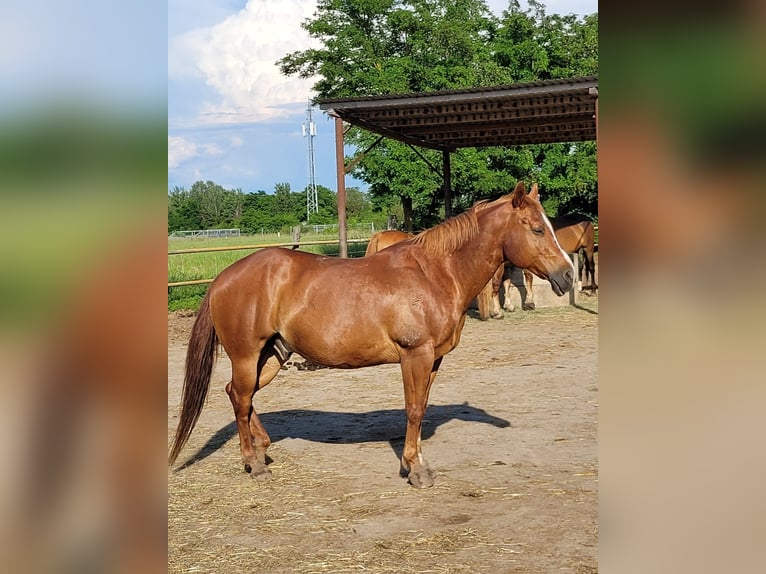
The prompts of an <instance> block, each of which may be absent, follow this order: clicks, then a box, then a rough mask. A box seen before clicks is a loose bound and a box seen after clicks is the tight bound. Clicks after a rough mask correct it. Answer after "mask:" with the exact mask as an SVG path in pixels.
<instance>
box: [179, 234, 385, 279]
mask: <svg viewBox="0 0 766 574" xmlns="http://www.w3.org/2000/svg"><path fill="white" fill-rule="evenodd" d="M369 240H370V238H369V237H367V238H364V239H362V238H357V239H347V240H346V241H347V242H348V243H364V242H367V241H369ZM337 243H338V240H337V239H328V240H323V241H304V242H299V243H296V242H294V241H291V242H289V243H261V244H259V245H232V246H230V247H197V248H194V249H176V250H174V251H168V255H184V254H186V253H206V252H211V251H238V250H243V249H264V248H266V247H291V248H292V249H299V248H300V247H303V246H305V245H332V244H337ZM213 279H215V277H211V278H210V279H190V280H188V281H174V282H172V283H171V282H168V289H170V288H172V287H181V286H182V285H204V284H205V283H210V282H212V281H213Z"/></svg>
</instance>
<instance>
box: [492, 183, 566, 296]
mask: <svg viewBox="0 0 766 574" xmlns="http://www.w3.org/2000/svg"><path fill="white" fill-rule="evenodd" d="M509 203H510V207H511V225H510V228H509V229H508V233H507V235H506V239H505V243H504V244H503V256H504V257H505V259H506V260H507V261H510V262H511V263H513V265H515V266H516V267H521V268H523V269H528V270H529V271H531V272H532V273H534V274H535V275H537V276H538V277H542V278H543V279H547V280H548V281H550V283H551V287H553V291H554V292H555V293H556V295H563V294H564V293H566V292H567V291H569V289H571V288H572V281H573V280H574V266H573V265H572V261H571V260H570V259H569V256H568V255H567V254H566V253H565V252H564V250H563V249H561V246H560V245H559V242H558V240H557V239H556V234H555V233H554V231H553V227H552V226H551V223H550V221H549V220H548V217H547V216H546V215H545V211H543V206H542V205H541V204H540V200H539V198H538V194H537V184H536V183H535V184H532V189H531V190H530V192H529V193H527V190H526V187H525V186H524V183H523V182H519V183H518V184H517V185H516V189H515V190H514V191H513V193H512V194H511V197H510V200H509Z"/></svg>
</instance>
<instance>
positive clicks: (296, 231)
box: [293, 225, 301, 249]
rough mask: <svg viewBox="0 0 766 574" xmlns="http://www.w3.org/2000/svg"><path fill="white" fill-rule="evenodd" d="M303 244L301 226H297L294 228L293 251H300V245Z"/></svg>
mask: <svg viewBox="0 0 766 574" xmlns="http://www.w3.org/2000/svg"><path fill="white" fill-rule="evenodd" d="M300 242H301V226H300V225H296V226H295V227H293V249H298V247H299V245H298V244H299V243H300Z"/></svg>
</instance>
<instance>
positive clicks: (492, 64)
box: [277, 0, 598, 228]
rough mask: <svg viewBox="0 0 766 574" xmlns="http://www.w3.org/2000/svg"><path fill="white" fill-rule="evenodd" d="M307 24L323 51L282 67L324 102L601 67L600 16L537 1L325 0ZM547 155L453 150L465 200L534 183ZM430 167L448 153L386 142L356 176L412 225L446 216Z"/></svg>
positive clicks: (368, 139)
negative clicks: (556, 11)
mask: <svg viewBox="0 0 766 574" xmlns="http://www.w3.org/2000/svg"><path fill="white" fill-rule="evenodd" d="M302 27H303V28H304V29H305V30H306V31H307V32H308V33H309V35H310V36H311V37H312V38H314V39H316V40H318V46H319V47H317V48H312V49H309V50H304V51H298V52H292V53H290V54H287V55H285V56H284V57H283V58H282V59H280V60H279V61H278V62H277V64H278V65H279V67H280V70H281V72H282V73H283V74H285V75H288V76H290V75H298V76H300V77H303V78H312V77H313V78H317V81H316V83H315V85H314V89H315V91H316V93H317V96H318V98H343V97H352V96H354V97H356V96H378V95H384V94H392V93H405V92H427V91H434V90H444V89H456V88H467V87H477V86H487V85H496V84H507V83H513V82H519V81H532V80H541V79H547V78H553V77H572V76H577V75H583V74H593V73H596V71H597V66H598V59H597V33H598V19H597V16H596V15H593V16H588V17H586V18H585V19H584V20H579V19H578V18H576V17H574V16H559V15H551V16H548V15H546V14H545V11H544V7H543V6H542V5H541V4H539V3H537V2H535V1H534V0H532V1H531V2H530V9H528V10H527V11H522V10H521V9H520V7H519V4H518V2H517V1H516V0H511V2H510V3H509V8H508V10H506V11H505V12H504V13H503V16H502V17H501V18H496V17H494V16H493V15H492V14H491V13H490V11H489V10H488V8H487V5H486V3H485V2H484V1H483V0H320V1H319V2H318V4H317V10H316V12H315V13H314V17H313V18H310V19H308V20H306V21H304V23H303V24H302ZM375 139H377V136H376V135H374V134H371V133H369V132H367V131H364V130H360V129H351V130H349V132H348V134H347V136H346V140H347V142H348V143H350V144H353V145H355V146H356V147H357V148H358V149H366V148H368V147H369V146H370V145H371V144H372V143H373V142H374V141H375ZM563 149H564V148H561V150H563ZM567 149H569V148H568V146H567ZM561 150H559V152H561ZM588 151H592V149H591V150H588V148H587V147H582V148H578V151H577V153H588ZM540 155H541V154H540V153H539V150H537V151H529V150H525V149H523V148H517V149H486V150H460V151H459V152H458V153H456V154H454V155H453V157H454V159H453V197H454V198H455V203H456V205H457V206H459V207H465V206H467V205H470V204H471V203H472V202H473V201H474V200H475V199H477V198H478V197H480V196H483V197H487V196H490V195H492V194H499V193H502V192H507V191H508V190H509V189H511V188H512V187H513V184H514V183H515V181H516V180H518V179H526V180H531V179H532V178H533V176H536V175H537V174H538V172H539V171H540V168H539V166H540V165H542V164H541V163H537V164H535V163H534V161H533V160H535V159H536V160H541V157H540ZM542 155H543V156H544V155H545V151H544V150H543V152H542ZM421 156H422V157H425V158H426V160H427V162H428V163H426V162H424V161H423V160H422V159H421ZM574 163H577V162H574ZM593 163H594V164H595V157H594V158H593ZM428 164H431V165H433V166H440V165H441V157H440V154H439V153H438V152H434V151H432V150H421V149H419V150H418V151H417V152H416V151H414V150H413V149H411V148H410V147H408V146H406V145H404V144H401V143H399V142H396V141H392V140H388V139H384V140H383V141H382V142H381V143H380V144H379V145H378V146H377V147H375V148H374V149H372V150H371V151H370V152H368V154H367V156H366V157H365V159H364V160H363V161H362V162H360V163H359V164H358V165H357V167H356V168H355V171H354V172H353V173H354V176H356V177H357V178H359V179H361V180H363V181H365V182H367V183H368V184H369V189H370V193H371V195H372V198H373V199H374V198H380V199H383V198H386V197H396V198H399V200H400V201H401V203H402V211H403V217H404V219H405V222H406V226H407V227H408V228H412V227H413V226H425V225H427V224H430V222H431V221H433V220H434V219H437V218H439V217H441V216H443V206H442V201H441V195H442V192H441V189H442V180H441V176H440V175H439V174H438V173H434V170H432V169H431V168H430V167H429V166H428ZM551 175H552V174H551ZM551 179H552V178H551ZM587 185H590V186H591V187H594V186H595V182H594V181H591V182H587ZM557 189H559V188H557ZM415 219H417V221H415Z"/></svg>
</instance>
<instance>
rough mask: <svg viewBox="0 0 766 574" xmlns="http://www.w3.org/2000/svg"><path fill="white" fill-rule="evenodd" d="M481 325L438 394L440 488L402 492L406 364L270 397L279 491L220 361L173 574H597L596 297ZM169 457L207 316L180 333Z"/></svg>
mask: <svg viewBox="0 0 766 574" xmlns="http://www.w3.org/2000/svg"><path fill="white" fill-rule="evenodd" d="M582 299H583V302H582V303H581V305H580V306H579V307H562V308H549V309H541V310H538V311H532V312H527V311H516V312H514V313H511V314H506V317H505V318H504V319H502V320H490V321H487V322H482V321H480V320H478V319H477V318H475V317H476V316H475V314H474V313H473V312H471V313H470V314H469V317H468V319H467V321H466V325H465V329H464V331H463V337H462V340H461V343H460V345H459V346H458V348H457V349H455V350H454V351H453V352H452V353H450V354H449V355H447V357H445V359H444V362H443V364H442V367H441V369H440V371H439V375H438V377H437V379H436V383H435V384H434V387H433V389H432V391H431V397H430V401H429V408H428V411H427V412H426V417H425V422H424V431H423V452H424V456H425V457H426V459H427V460H428V461H429V462H430V464H431V466H432V467H433V468H434V470H436V472H437V473H438V474H437V477H436V484H435V486H434V487H433V488H430V489H425V490H417V489H414V488H412V487H411V486H409V485H408V484H407V482H406V479H403V478H401V477H400V476H399V460H398V457H399V455H400V454H401V448H402V444H403V439H404V429H405V418H404V413H403V393H402V383H401V378H400V374H399V366H398V365H385V366H381V367H371V368H367V369H357V370H331V369H318V370H307V369H302V368H298V367H301V366H302V360H301V358H300V357H296V356H293V358H292V359H291V363H292V364H291V366H290V367H289V368H288V369H287V370H283V371H282V373H281V374H280V375H279V377H278V378H277V379H275V381H274V382H273V383H272V384H271V385H269V386H268V387H266V388H265V389H263V391H261V392H259V393H257V394H256V397H255V408H256V409H257V411H258V412H259V413H260V416H261V420H262V422H263V423H264V425H265V426H266V428H267V430H268V431H269V433H270V435H271V438H272V441H273V444H272V446H271V448H270V449H269V456H270V458H271V459H272V462H271V464H270V469H271V470H272V472H273V479H271V480H269V481H265V482H259V481H253V480H251V479H250V478H249V475H247V474H246V473H245V472H244V470H243V468H242V465H241V462H240V454H239V440H238V438H237V435H236V428H235V425H234V422H233V414H232V410H231V405H230V403H229V400H228V397H227V396H226V394H225V392H224V390H223V387H224V385H225V384H226V382H228V380H229V373H230V364H229V362H228V360H227V359H226V358H225V357H223V358H221V359H220V360H219V361H218V363H217V365H216V369H215V371H214V373H213V382H212V385H211V390H210V396H209V398H208V403H207V405H206V407H205V409H204V410H203V412H202V416H201V417H200V420H199V422H198V424H197V426H196V428H195V430H194V433H193V434H192V437H191V440H190V442H189V443H188V444H187V446H186V448H185V449H184V451H183V452H182V453H181V456H180V457H179V460H178V462H177V464H176V466H175V467H174V468H173V469H170V470H169V473H168V497H169V499H168V571H169V572H178V573H180V572H202V573H221V574H224V573H226V574H235V573H240V572H242V573H245V572H247V573H253V572H259V573H271V572H280V573H281V572H296V573H306V574H308V573H313V572H333V573H341V572H376V573H399V572H429V573H430V572H438V573H453V572H466V573H468V572H471V573H475V572H481V573H504V572H534V573H538V572H539V573H550V572H562V573H578V574H579V573H592V572H597V550H598V548H597V544H598V530H597V500H598V496H597V491H598V469H597V441H596V436H597V410H598V379H597V330H598V297H597V296H591V297H582ZM168 321H169V331H168V366H169V388H168V443H169V442H170V440H171V437H172V434H173V433H174V431H175V426H176V422H177V410H178V402H179V398H180V393H181V385H182V377H183V361H184V357H185V352H186V341H187V339H188V335H189V331H190V328H191V324H192V322H193V317H192V316H189V315H188V314H186V315H184V314H177V313H176V314H171V315H169V317H168Z"/></svg>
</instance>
